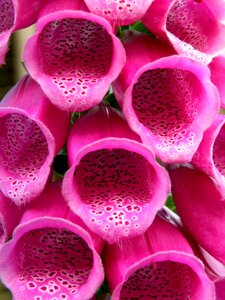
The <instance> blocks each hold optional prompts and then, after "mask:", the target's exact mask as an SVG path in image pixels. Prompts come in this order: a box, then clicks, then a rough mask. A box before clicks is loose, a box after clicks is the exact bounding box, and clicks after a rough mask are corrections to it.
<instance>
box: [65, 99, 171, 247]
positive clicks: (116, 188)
mask: <svg viewBox="0 0 225 300" xmlns="http://www.w3.org/2000/svg"><path fill="white" fill-rule="evenodd" d="M67 148H68V158H69V166H70V169H69V170H68V171H67V173H66V174H65V176H64V180H63V195H64V197H65V199H66V200H67V201H68V204H69V206H70V207H71V209H72V210H73V211H74V212H75V213H76V214H78V215H79V216H80V217H81V218H82V220H83V221H84V223H85V224H86V225H87V226H88V227H89V228H90V229H91V230H92V231H93V232H95V233H97V234H99V235H100V236H101V237H102V238H104V239H105V240H107V241H108V242H109V243H113V242H116V241H118V240H120V239H126V238H128V237H131V236H135V235H138V234H141V233H142V232H144V231H145V230H146V229H147V228H148V226H149V225H150V224H151V223H152V221H153V219H154V217H155V215H156V213H157V211H158V210H159V209H160V208H161V207H162V206H163V204H164V202H165V200H166V198H167V195H168V192H169V189H170V183H169V180H168V174H167V173H166V171H165V169H163V168H162V167H161V166H160V165H159V164H158V163H157V162H156V161H155V157H154V155H153V153H152V151H150V149H148V148H146V147H145V146H144V145H143V144H141V143H140V141H139V138H138V136H137V135H136V134H135V133H134V132H133V131H131V129H130V128H129V127H128V125H127V123H126V121H125V119H124V118H123V117H122V116H121V114H120V113H119V112H117V111H116V110H114V109H112V108H108V107H106V106H103V105H101V106H98V107H96V108H94V109H92V110H91V111H90V112H89V113H88V114H86V115H85V116H84V117H82V118H80V119H79V120H77V121H76V122H75V123H74V125H73V127H72V129H71V131H70V134H69V137H68V145H67Z"/></svg>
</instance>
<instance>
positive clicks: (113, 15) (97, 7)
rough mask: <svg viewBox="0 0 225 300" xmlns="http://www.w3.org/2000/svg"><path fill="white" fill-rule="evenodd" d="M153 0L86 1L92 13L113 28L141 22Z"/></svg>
mask: <svg viewBox="0 0 225 300" xmlns="http://www.w3.org/2000/svg"><path fill="white" fill-rule="evenodd" d="M152 1H153V0H138V1H133V0H116V1H115V0H113V1H112V0H110V1H108V0H100V1H99V0H85V3H86V4H87V6H88V8H89V9H90V11H91V12H92V13H94V14H96V15H98V16H101V17H103V18H105V19H106V20H108V21H109V22H110V23H111V24H112V25H113V26H116V25H117V26H121V25H129V24H131V23H134V22H136V21H138V20H140V19H141V18H142V17H143V16H144V14H145V12H146V11H147V9H148V8H149V7H150V5H151V3H152Z"/></svg>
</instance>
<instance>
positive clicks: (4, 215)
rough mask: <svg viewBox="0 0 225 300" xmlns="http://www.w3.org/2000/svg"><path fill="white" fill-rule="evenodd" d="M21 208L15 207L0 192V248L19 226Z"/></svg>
mask: <svg viewBox="0 0 225 300" xmlns="http://www.w3.org/2000/svg"><path fill="white" fill-rule="evenodd" d="M23 211H24V210H23V208H19V207H18V206H16V205H15V204H14V203H13V202H12V201H11V200H10V199H8V198H6V197H5V196H4V195H3V194H2V192H1V191H0V247H1V246H2V245H3V244H4V243H5V242H7V240H8V239H9V238H10V237H11V235H12V232H13V230H14V228H15V227H16V226H17V225H18V224H19V221H20V219H21V217H22V214H23Z"/></svg>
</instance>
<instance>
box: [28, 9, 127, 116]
mask: <svg viewBox="0 0 225 300" xmlns="http://www.w3.org/2000/svg"><path fill="white" fill-rule="evenodd" d="M23 60H24V63H25V65H26V68H27V70H28V71H29V73H30V75H31V77H33V78H34V79H35V80H36V81H37V82H38V83H39V84H40V86H41V88H42V90H43V91H44V92H45V94H46V95H47V96H48V98H49V99H50V100H51V101H52V103H54V104H55V105H56V106H58V107H59V108H60V109H63V110H70V111H84V110H87V109H89V108H91V107H93V106H94V105H96V104H98V103H99V102H100V101H101V100H102V98H103V97H104V95H105V94H106V92H107V91H108V89H109V86H110V84H111V82H112V81H113V80H114V79H115V78H116V77H117V76H118V75H119V73H120V71H121V69H122V67H123V65H124V63H125V52H124V49H123V46H122V44H121V42H120V40H119V39H118V38H117V37H116V36H115V35H114V34H113V32H112V27H111V26H110V24H109V23H108V22H107V21H106V20H105V19H103V18H101V17H98V16H96V15H94V14H91V13H89V12H84V11H78V10H62V11H57V12H54V13H50V14H48V15H45V16H43V17H42V18H40V19H39V21H38V22H37V28H36V33H35V34H34V35H33V36H32V37H31V38H30V39H29V40H28V41H27V43H26V45H25V50H24V54H23Z"/></svg>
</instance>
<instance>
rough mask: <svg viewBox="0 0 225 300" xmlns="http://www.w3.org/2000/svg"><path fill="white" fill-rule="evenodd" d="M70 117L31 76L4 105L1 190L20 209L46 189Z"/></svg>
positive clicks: (0, 114) (0, 120)
mask: <svg viewBox="0 0 225 300" xmlns="http://www.w3.org/2000/svg"><path fill="white" fill-rule="evenodd" d="M69 124H70V115H69V113H67V112H63V111H60V110H59V109H57V108H56V107H55V106H54V105H53V104H52V103H51V102H50V101H49V100H48V99H47V98H46V96H45V95H44V93H43V92H42V90H41V89H40V87H39V85H38V84H37V83H36V82H35V81H34V80H32V79H31V78H30V77H29V76H25V77H23V78H22V79H21V80H20V81H19V82H18V83H17V84H16V85H15V87H13V88H12V89H11V90H10V91H9V92H8V93H7V94H6V96H5V97H4V98H3V100H2V101H1V102H0V159H1V164H0V189H1V190H2V192H3V194H4V195H5V196H6V197H9V198H10V199H11V200H12V201H14V202H15V203H16V204H17V205H22V204H25V203H26V202H28V201H30V200H32V199H34V198H36V197H37V196H38V195H39V194H40V193H41V192H42V190H43V189H44V186H45V183H46V181H47V179H48V176H49V174H50V167H51V164H52V161H53V158H54V156H55V155H56V154H57V153H58V151H59V150H60V149H61V148H62V146H63V145H64V143H65V140H66V137H67V134H68V130H69Z"/></svg>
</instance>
